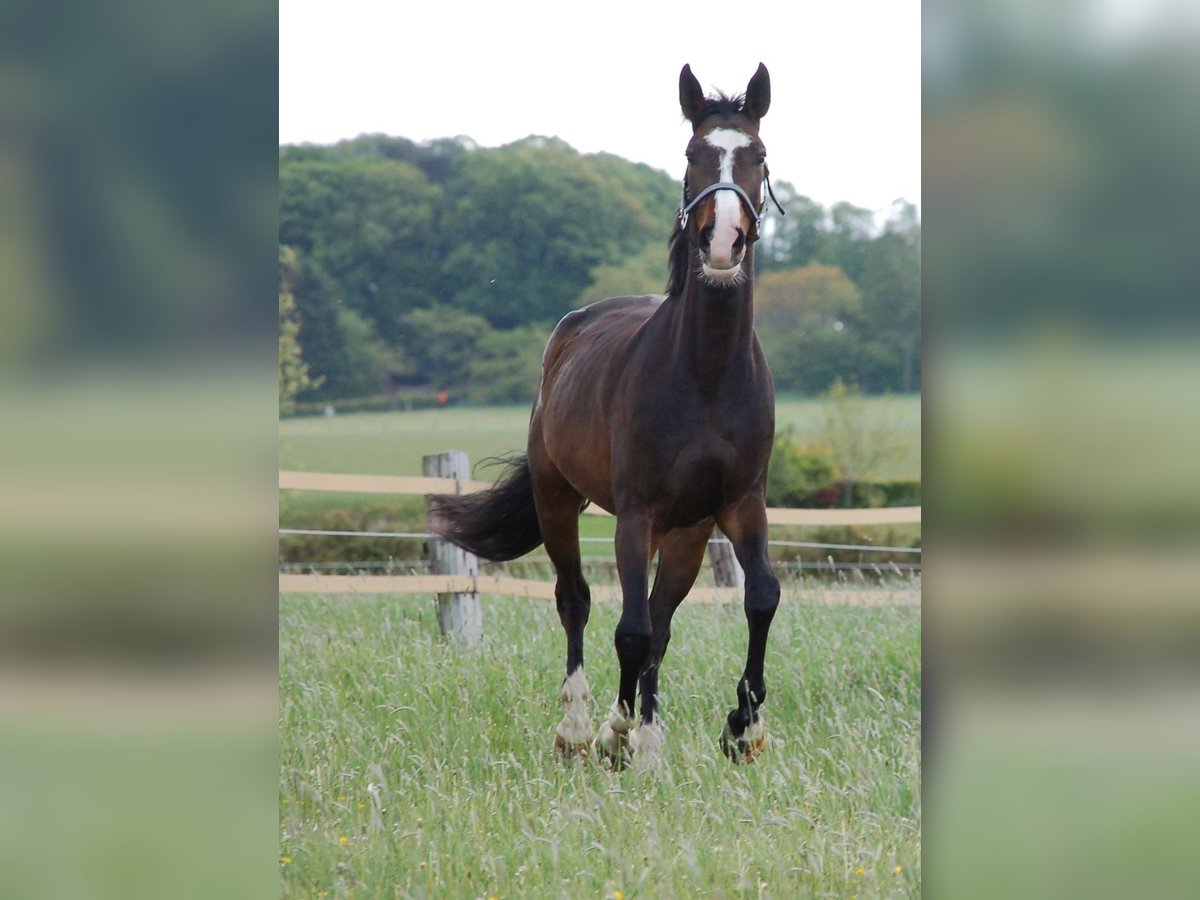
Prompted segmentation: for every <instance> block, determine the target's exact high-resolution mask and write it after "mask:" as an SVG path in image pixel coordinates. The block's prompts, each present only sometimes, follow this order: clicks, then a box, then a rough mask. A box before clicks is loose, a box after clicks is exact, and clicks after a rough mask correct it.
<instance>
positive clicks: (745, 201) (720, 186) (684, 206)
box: [678, 171, 787, 240]
mask: <svg viewBox="0 0 1200 900" xmlns="http://www.w3.org/2000/svg"><path fill="white" fill-rule="evenodd" d="M763 184H764V185H766V188H767V195H768V196H769V197H770V198H771V202H772V203H774V204H775V208H776V209H777V210H779V214H780V215H781V216H786V215H787V213H785V212H784V211H783V207H782V206H780V205H779V201H778V200H776V199H775V192H774V191H773V190H771V175H770V173H768V172H766V171H764V172H763ZM687 188H688V184H687V178H684V179H683V193H682V195H681V196H680V199H679V212H678V216H679V227H680V228H686V227H687V222H688V215H689V214H690V213H691V211H692V210H693V209H695V208H696V204H698V203H699V202H700V201H701V200H703V199H704V198H705V197H707V196H709V195H710V194H715V193H716V192H717V191H733V192H734V193H735V194H737V196H738V199H739V200H741V201H742V205H743V206H745V207H746V212H748V213H750V218H752V219H753V220H754V235H753V237H752V238H751V240H758V226H759V224H760V223H761V222H762V217H763V210H764V209H766V206H767V201H766V200H763V202H762V203H761V204H760V205H759V206H758V207H757V208H756V207H755V206H754V201H753V200H751V199H750V195H749V194H747V193H746V192H745V191H744V190H742V189H741V187H739V186H738V185H736V184H734V183H733V182H732V181H718V182H717V183H716V184H710V185H709V186H708V187H706V188H705V189H704V190H702V191H701V192H700V193H698V194H697V195H696V196H695V197H693V198H692V199H691V201H690V202H689V201H688V198H687Z"/></svg>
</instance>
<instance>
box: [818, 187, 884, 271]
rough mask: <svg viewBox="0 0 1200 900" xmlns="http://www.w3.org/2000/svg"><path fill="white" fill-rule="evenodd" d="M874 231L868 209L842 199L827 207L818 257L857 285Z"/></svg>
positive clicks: (872, 216) (873, 218)
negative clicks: (826, 218)
mask: <svg viewBox="0 0 1200 900" xmlns="http://www.w3.org/2000/svg"><path fill="white" fill-rule="evenodd" d="M874 231H875V216H874V215H873V214H872V213H871V211H870V210H869V209H864V208H863V207H861V206H855V205H854V204H853V203H846V202H844V201H843V202H841V203H835V204H833V206H832V207H830V209H829V227H828V229H827V230H826V231H825V233H824V235H823V236H822V239H821V246H820V249H819V250H818V252H817V259H819V260H820V261H821V262H823V263H827V264H829V265H833V266H839V267H840V268H841V270H842V271H843V272H845V273H846V276H847V277H848V278H849V279H850V280H851V281H853V282H854V283H855V284H858V281H859V279H860V278H861V277H862V272H863V264H864V262H865V260H866V254H867V246H868V244H869V243H870V241H871V238H872V236H873V234H874Z"/></svg>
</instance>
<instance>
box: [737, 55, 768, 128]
mask: <svg viewBox="0 0 1200 900" xmlns="http://www.w3.org/2000/svg"><path fill="white" fill-rule="evenodd" d="M770 106H771V76H770V75H768V74H767V67H766V66H764V65H763V64H762V63H759V64H758V70H757V71H756V72H755V73H754V76H753V77H752V78H751V79H750V83H749V84H748V85H746V105H745V106H744V107H742V112H744V113H745V114H746V115H748V116H749V117H750V118H752V119H754V120H755V121H758V120H759V119H761V118H762V117H763V116H765V115H766V114H767V110H768V109H769V108H770Z"/></svg>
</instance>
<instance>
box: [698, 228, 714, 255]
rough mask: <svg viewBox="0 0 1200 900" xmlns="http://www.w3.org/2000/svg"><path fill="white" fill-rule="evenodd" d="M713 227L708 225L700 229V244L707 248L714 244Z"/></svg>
mask: <svg viewBox="0 0 1200 900" xmlns="http://www.w3.org/2000/svg"><path fill="white" fill-rule="evenodd" d="M712 236H713V227H712V226H711V225H708V226H706V227H704V228H703V229H701V231H700V246H701V247H703V248H704V249H705V250H707V249H708V248H709V246H710V245H711V244H712Z"/></svg>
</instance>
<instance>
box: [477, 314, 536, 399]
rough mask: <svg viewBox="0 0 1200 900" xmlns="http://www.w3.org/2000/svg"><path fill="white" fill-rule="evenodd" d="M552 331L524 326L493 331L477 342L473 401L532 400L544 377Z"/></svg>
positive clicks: (534, 326) (533, 326)
mask: <svg viewBox="0 0 1200 900" xmlns="http://www.w3.org/2000/svg"><path fill="white" fill-rule="evenodd" d="M549 338H550V330H549V329H548V328H544V327H542V326H540V325H522V326H520V327H518V328H513V329H510V330H508V331H492V332H490V333H488V334H486V335H484V336H483V338H482V339H480V341H479V343H478V344H477V354H478V355H477V356H476V357H475V358H474V359H472V360H471V361H470V362H469V363H468V365H467V377H468V378H469V380H470V383H471V389H470V394H469V396H470V399H471V401H472V402H473V403H530V402H531V401H532V400H533V397H534V395H535V394H536V393H537V390H538V385H539V384H540V383H541V377H542V351H543V350H544V349H545V347H546V341H547V340H549Z"/></svg>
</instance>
